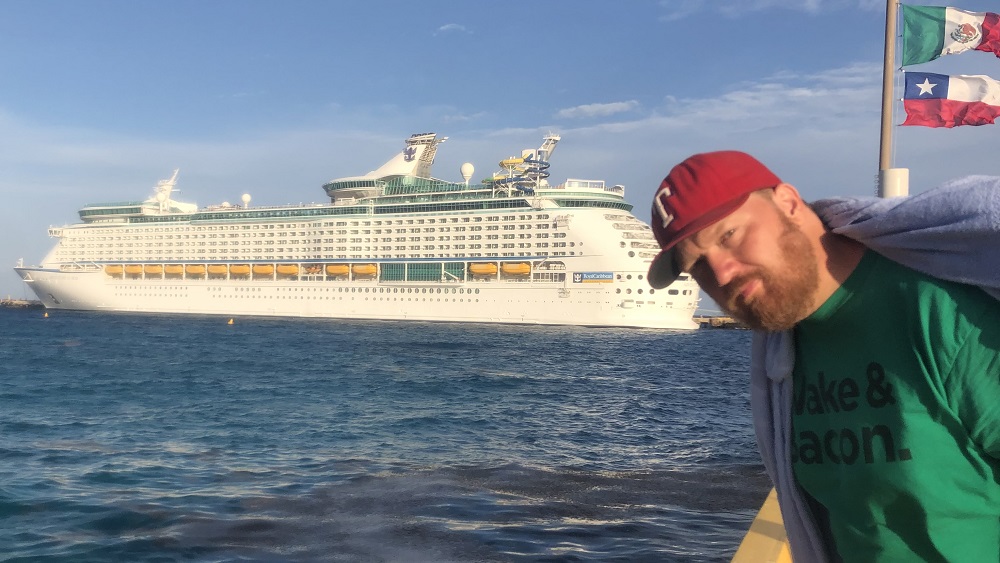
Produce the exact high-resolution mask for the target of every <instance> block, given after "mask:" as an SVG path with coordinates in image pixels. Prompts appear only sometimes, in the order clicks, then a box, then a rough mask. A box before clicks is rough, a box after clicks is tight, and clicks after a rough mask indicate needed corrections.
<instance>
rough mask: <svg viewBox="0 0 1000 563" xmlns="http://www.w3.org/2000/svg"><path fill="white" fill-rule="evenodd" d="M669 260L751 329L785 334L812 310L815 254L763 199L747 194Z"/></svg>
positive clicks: (801, 235)
mask: <svg viewBox="0 0 1000 563" xmlns="http://www.w3.org/2000/svg"><path fill="white" fill-rule="evenodd" d="M674 256H675V260H677V263H678V264H679V265H680V266H681V268H682V269H683V270H684V271H688V272H690V273H691V275H692V277H694V279H695V281H697V282H698V285H700V286H701V288H702V289H704V290H705V292H706V293H708V294H709V296H711V297H712V299H714V300H715V301H716V302H717V303H718V304H719V306H720V307H722V308H723V310H724V311H725V312H726V313H728V314H730V315H732V316H733V317H734V318H736V319H738V320H740V321H742V322H744V323H746V324H747V325H748V326H750V327H751V328H754V329H759V330H772V331H777V330H788V329H790V328H792V327H793V326H795V324H796V323H797V322H799V321H800V320H802V319H804V318H805V317H807V316H808V315H809V314H810V313H812V311H813V310H814V308H815V304H814V303H813V301H814V299H815V295H816V293H817V290H818V285H819V273H818V272H819V269H818V265H817V263H816V253H815V251H814V250H813V247H812V245H811V244H810V242H809V239H808V237H807V236H806V234H805V233H804V232H803V231H802V230H801V229H800V228H799V226H798V225H796V224H795V223H794V222H792V221H791V220H790V219H789V218H788V217H786V216H785V214H784V213H783V212H782V211H781V210H780V209H779V208H778V207H777V206H776V205H775V203H774V202H773V201H772V200H771V198H770V197H769V196H767V195H763V194H761V193H755V194H752V195H751V196H750V198H749V199H748V200H747V201H746V203H744V204H743V206H741V207H740V208H739V209H737V210H736V211H734V212H733V213H731V214H730V215H728V216H727V217H725V218H723V219H722V220H720V221H719V222H717V223H715V224H713V225H710V226H709V227H706V228H705V229H702V230H701V231H699V232H697V233H695V234H694V235H692V236H691V237H689V238H687V239H685V240H683V241H681V242H680V243H678V244H677V246H676V251H675V254H674Z"/></svg>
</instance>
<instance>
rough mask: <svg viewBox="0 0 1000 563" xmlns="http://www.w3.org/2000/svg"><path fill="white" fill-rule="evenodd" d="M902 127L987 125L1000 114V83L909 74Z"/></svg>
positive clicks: (984, 78)
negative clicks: (904, 118)
mask: <svg viewBox="0 0 1000 563" xmlns="http://www.w3.org/2000/svg"><path fill="white" fill-rule="evenodd" d="M905 75H906V89H905V90H904V93H903V109H905V110H906V120H905V121H903V125H923V126H925V127H957V126H959V125H987V124H990V123H993V120H994V119H996V117H997V116H998V115H1000V82H998V81H996V80H993V79H992V78H990V77H989V76H983V75H971V76H969V75H958V76H949V75H947V74H932V73H929V72H907V73H905Z"/></svg>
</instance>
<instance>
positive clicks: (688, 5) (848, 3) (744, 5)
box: [660, 0, 885, 22]
mask: <svg viewBox="0 0 1000 563" xmlns="http://www.w3.org/2000/svg"><path fill="white" fill-rule="evenodd" d="M660 7H661V8H662V9H663V13H662V14H661V15H660V20H661V21H667V22H670V21H677V20H681V19H684V18H686V17H688V16H693V15H695V14H697V13H700V12H715V13H719V14H722V15H725V16H728V17H738V16H740V15H743V14H747V13H750V12H760V11H764V10H771V9H779V8H780V9H784V10H791V11H797V12H805V13H808V14H819V13H822V12H830V11H834V10H844V9H860V10H867V11H874V10H880V9H882V8H884V7H885V3H884V2H881V0H660Z"/></svg>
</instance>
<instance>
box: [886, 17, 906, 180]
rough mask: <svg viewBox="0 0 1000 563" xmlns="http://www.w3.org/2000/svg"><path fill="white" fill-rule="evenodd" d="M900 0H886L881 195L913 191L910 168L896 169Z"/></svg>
mask: <svg viewBox="0 0 1000 563" xmlns="http://www.w3.org/2000/svg"><path fill="white" fill-rule="evenodd" d="M898 9H899V5H898V4H897V0H886V6H885V56H884V58H883V61H882V132H881V135H880V141H879V157H878V196H879V197H896V196H904V195H907V194H908V193H909V183H910V171H909V169H907V168H892V104H893V101H894V100H893V91H892V90H893V83H894V82H895V76H896V72H895V70H896V68H895V59H896V19H897V17H896V15H897V13H898Z"/></svg>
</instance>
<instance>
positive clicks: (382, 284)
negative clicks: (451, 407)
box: [15, 133, 699, 329]
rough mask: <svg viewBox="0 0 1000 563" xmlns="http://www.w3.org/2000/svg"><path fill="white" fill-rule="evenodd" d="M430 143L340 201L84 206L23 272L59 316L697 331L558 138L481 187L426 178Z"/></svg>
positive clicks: (631, 226)
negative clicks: (649, 277)
mask: <svg viewBox="0 0 1000 563" xmlns="http://www.w3.org/2000/svg"><path fill="white" fill-rule="evenodd" d="M446 139H447V137H439V136H438V135H437V134H435V133H420V134H415V135H412V136H410V137H409V138H408V139H406V141H405V145H404V147H403V149H402V150H401V151H400V152H399V153H398V154H396V155H395V156H394V157H393V158H392V159H390V160H389V161H388V162H386V163H385V164H384V165H382V166H381V167H379V168H378V169H376V170H374V171H372V172H369V173H368V174H366V175H364V176H355V177H347V178H341V179H337V180H332V181H330V182H328V183H327V184H325V185H324V186H323V190H324V191H325V192H326V195H327V196H329V199H330V201H329V203H320V204H304V205H303V204H300V205H288V206H267V207H263V206H251V205H250V200H251V197H250V195H249V194H244V195H242V197H241V200H240V202H239V203H237V204H230V203H222V204H220V205H213V206H209V207H204V208H199V207H198V206H197V205H195V204H192V203H184V202H179V201H175V200H173V199H172V195H173V190H174V187H175V185H176V183H177V175H178V171H176V170H175V171H174V173H173V176H172V177H171V178H169V179H167V180H162V181H160V182H159V183H158V184H157V185H156V186H155V188H154V193H153V195H152V196H151V197H149V198H148V199H146V200H144V201H132V202H118V203H102V204H88V205H85V206H84V207H83V208H82V209H80V222H78V223H75V224H72V225H66V226H63V227H55V228H50V229H49V235H50V236H51V237H53V238H55V239H56V245H55V247H54V248H53V249H52V250H51V251H50V252H49V253H48V255H47V256H45V258H44V259H43V260H42V262H41V264H40V265H38V266H24V265H23V264H19V265H18V266H17V267H16V268H15V270H16V271H17V272H18V274H19V275H20V276H21V278H22V279H23V280H24V281H25V283H27V285H28V286H29V287H30V288H31V289H32V291H33V292H34V293H35V294H36V295H37V296H38V298H39V300H41V302H42V303H43V304H44V305H45V307H47V308H50V309H73V310H85V311H122V312H139V313H178V314H199V315H203V314H210V315H226V316H237V315H239V316H250V315H263V316H284V317H321V318H332V319H386V320H404V319H405V320H421V321H451V322H477V323H523V324H553V325H582V326H595V327H636V328H662V329H694V328H697V325H696V324H695V323H694V321H693V320H692V316H693V314H694V311H695V308H696V307H697V305H698V299H699V292H698V287H697V285H696V284H695V282H694V281H693V280H692V279H690V278H689V277H687V276H681V278H680V279H678V280H677V281H676V282H675V283H674V284H673V285H671V286H669V287H667V288H664V289H662V290H654V289H651V288H650V286H649V284H648V283H647V282H646V279H645V277H646V271H647V269H648V267H649V264H650V261H651V260H652V258H653V257H654V256H655V255H656V253H657V251H658V246H657V244H656V241H655V240H654V238H653V234H652V231H651V229H650V228H649V226H648V225H647V224H646V223H644V222H643V221H640V220H639V219H637V218H636V217H635V216H634V215H633V214H632V206H631V205H630V204H629V203H627V202H626V201H625V199H624V195H625V188H624V187H623V186H621V185H612V186H608V185H606V184H605V183H604V181H601V180H582V179H567V180H566V181H565V182H563V183H561V184H558V185H551V184H550V183H549V181H548V177H549V160H550V158H551V157H552V153H553V150H554V149H555V147H556V144H557V143H558V142H559V140H560V137H559V136H557V135H548V136H546V137H545V138H544V139H543V142H542V144H541V146H540V147H539V148H536V149H527V150H523V151H521V153H520V155H519V156H513V157H509V158H504V159H502V160H501V161H500V162H499V165H498V167H497V168H495V169H494V171H493V172H491V173H489V174H487V175H486V177H485V178H484V179H483V180H481V181H479V182H477V183H472V184H470V183H469V182H470V179H471V178H472V175H473V173H474V168H473V166H472V164H470V163H466V164H463V165H462V166H461V175H462V178H463V181H459V182H451V181H445V180H439V179H436V178H434V177H432V176H431V167H432V164H433V163H434V158H435V155H436V152H437V149H438V145H439V144H441V143H442V142H444V141H445V140H446Z"/></svg>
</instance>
